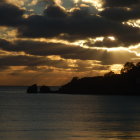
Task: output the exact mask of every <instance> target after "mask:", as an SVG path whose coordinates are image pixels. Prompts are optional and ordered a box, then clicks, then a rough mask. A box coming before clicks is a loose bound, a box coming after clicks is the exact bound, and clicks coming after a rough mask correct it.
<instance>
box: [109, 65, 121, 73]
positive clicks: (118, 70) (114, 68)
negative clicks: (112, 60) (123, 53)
mask: <svg viewBox="0 0 140 140" xmlns="http://www.w3.org/2000/svg"><path fill="white" fill-rule="evenodd" d="M122 68H123V65H122V64H114V65H112V66H111V67H110V70H111V71H113V72H115V73H116V74H119V73H120V70H121V69H122Z"/></svg>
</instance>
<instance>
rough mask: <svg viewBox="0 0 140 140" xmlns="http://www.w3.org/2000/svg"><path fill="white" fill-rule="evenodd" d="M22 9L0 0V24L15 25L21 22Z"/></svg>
mask: <svg viewBox="0 0 140 140" xmlns="http://www.w3.org/2000/svg"><path fill="white" fill-rule="evenodd" d="M23 13H24V10H21V9H20V8H18V7H17V6H15V5H12V4H8V3H6V2H4V1H3V2H0V25H3V26H17V25H20V24H21V23H22V22H23V18H22V16H23Z"/></svg>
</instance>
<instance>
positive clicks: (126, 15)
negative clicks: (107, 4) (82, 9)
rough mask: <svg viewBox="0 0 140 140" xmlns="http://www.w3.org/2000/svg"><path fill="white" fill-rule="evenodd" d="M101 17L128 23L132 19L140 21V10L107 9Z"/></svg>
mask: <svg viewBox="0 0 140 140" xmlns="http://www.w3.org/2000/svg"><path fill="white" fill-rule="evenodd" d="M100 15H101V16H103V17H105V18H108V19H111V20H116V21H127V20H130V19H139V18H140V9H139V8H137V9H131V10H128V9H126V8H107V9H105V10H103V11H102V12H101V13H100Z"/></svg>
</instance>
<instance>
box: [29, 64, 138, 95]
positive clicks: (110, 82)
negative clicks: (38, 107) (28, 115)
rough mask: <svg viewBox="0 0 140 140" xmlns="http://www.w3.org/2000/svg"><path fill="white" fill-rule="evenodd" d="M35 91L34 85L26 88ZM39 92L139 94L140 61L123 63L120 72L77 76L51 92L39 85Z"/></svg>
mask: <svg viewBox="0 0 140 140" xmlns="http://www.w3.org/2000/svg"><path fill="white" fill-rule="evenodd" d="M31 88H32V89H33V91H36V88H35V87H34V86H31V87H29V88H28V90H27V91H28V93H30V89H31ZM40 93H63V94H93V95H95V94H97V95H140V62H138V63H137V64H134V63H133V62H127V63H125V64H124V66H123V68H122V69H121V71H120V74H115V73H114V72H112V71H110V72H108V73H106V74H105V75H104V76H96V77H85V78H81V79H79V78H77V77H74V78H73V79H72V80H71V81H70V82H69V83H67V84H66V85H64V86H62V87H61V88H60V89H59V90H58V91H56V92H52V91H51V90H50V89H49V87H47V86H42V87H40Z"/></svg>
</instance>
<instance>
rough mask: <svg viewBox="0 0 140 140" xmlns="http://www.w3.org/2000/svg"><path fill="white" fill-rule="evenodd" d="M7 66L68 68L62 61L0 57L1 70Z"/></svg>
mask: <svg viewBox="0 0 140 140" xmlns="http://www.w3.org/2000/svg"><path fill="white" fill-rule="evenodd" d="M9 66H28V67H31V68H33V67H36V66H53V67H56V68H64V69H67V68H70V67H69V66H68V64H67V63H66V62H65V61H64V60H50V59H47V58H44V57H35V56H23V55H16V56H0V67H1V69H3V70H4V69H7V68H8V67H9Z"/></svg>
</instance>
